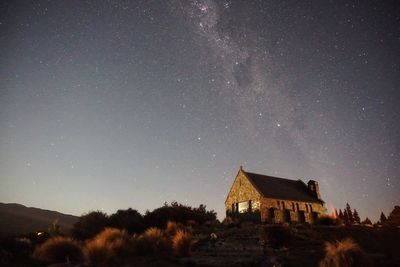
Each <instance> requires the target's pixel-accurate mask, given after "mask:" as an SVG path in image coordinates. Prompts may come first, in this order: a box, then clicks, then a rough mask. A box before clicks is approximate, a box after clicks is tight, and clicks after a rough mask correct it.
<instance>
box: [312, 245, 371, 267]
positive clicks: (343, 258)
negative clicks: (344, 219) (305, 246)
mask: <svg viewBox="0 0 400 267" xmlns="http://www.w3.org/2000/svg"><path fill="white" fill-rule="evenodd" d="M325 253H326V254H325V258H324V259H322V261H321V262H320V263H319V267H358V266H360V267H362V266H363V267H367V266H371V265H370V262H369V260H368V258H367V255H366V254H365V253H364V252H363V251H362V250H361V249H360V247H359V246H358V245H357V244H356V243H355V242H354V241H353V240H351V239H344V240H342V241H340V242H339V241H337V242H333V243H329V242H328V243H326V245H325Z"/></svg>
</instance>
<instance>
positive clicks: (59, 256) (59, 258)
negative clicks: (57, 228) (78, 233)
mask: <svg viewBox="0 0 400 267" xmlns="http://www.w3.org/2000/svg"><path fill="white" fill-rule="evenodd" d="M33 258H34V259H36V260H38V261H41V262H45V263H62V262H70V261H72V262H78V261H81V260H82V250H81V246H80V244H79V243H78V242H77V241H75V240H73V239H71V238H68V237H62V236H58V237H53V238H50V239H48V240H47V241H46V242H45V243H43V244H42V245H41V246H39V247H38V248H37V249H36V250H35V251H34V253H33Z"/></svg>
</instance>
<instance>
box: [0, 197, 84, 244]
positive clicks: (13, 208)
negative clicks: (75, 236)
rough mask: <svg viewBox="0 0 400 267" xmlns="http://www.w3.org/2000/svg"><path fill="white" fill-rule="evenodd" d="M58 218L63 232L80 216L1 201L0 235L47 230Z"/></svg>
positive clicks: (67, 230)
mask: <svg viewBox="0 0 400 267" xmlns="http://www.w3.org/2000/svg"><path fill="white" fill-rule="evenodd" d="M57 219H58V224H59V225H60V230H61V232H69V230H70V229H71V227H72V226H73V224H74V223H75V222H77V221H78V219H79V217H77V216H73V215H67V214H63V213H60V212H57V211H51V210H43V209H38V208H30V207H25V206H24V205H21V204H15V203H10V204H5V203H0V235H3V236H4V235H9V234H27V233H30V232H35V231H47V230H48V228H49V227H50V226H51V225H52V223H53V222H54V221H55V220H57Z"/></svg>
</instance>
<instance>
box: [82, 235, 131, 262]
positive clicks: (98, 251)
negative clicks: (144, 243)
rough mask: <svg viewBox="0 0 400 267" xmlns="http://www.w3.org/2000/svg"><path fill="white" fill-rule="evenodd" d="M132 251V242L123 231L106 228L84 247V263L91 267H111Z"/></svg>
mask: <svg viewBox="0 0 400 267" xmlns="http://www.w3.org/2000/svg"><path fill="white" fill-rule="evenodd" d="M132 249H133V240H132V239H131V238H130V237H129V235H128V234H127V232H126V231H125V230H119V229H115V228H106V229H104V230H103V231H102V232H100V233H99V234H98V235H97V236H95V237H94V238H93V239H91V240H89V241H88V242H87V243H86V245H85V247H84V256H85V261H86V263H87V264H89V265H93V266H112V265H116V264H119V263H120V261H121V259H123V258H124V257H125V256H126V255H128V254H129V253H130V252H131V250H132Z"/></svg>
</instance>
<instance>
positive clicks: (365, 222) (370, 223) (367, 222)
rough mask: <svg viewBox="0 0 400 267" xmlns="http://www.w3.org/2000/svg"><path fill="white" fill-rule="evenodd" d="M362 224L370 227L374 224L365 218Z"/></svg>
mask: <svg viewBox="0 0 400 267" xmlns="http://www.w3.org/2000/svg"><path fill="white" fill-rule="evenodd" d="M361 224H368V225H372V222H371V220H370V219H369V218H368V217H367V218H365V220H364V221H362V222H361Z"/></svg>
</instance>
